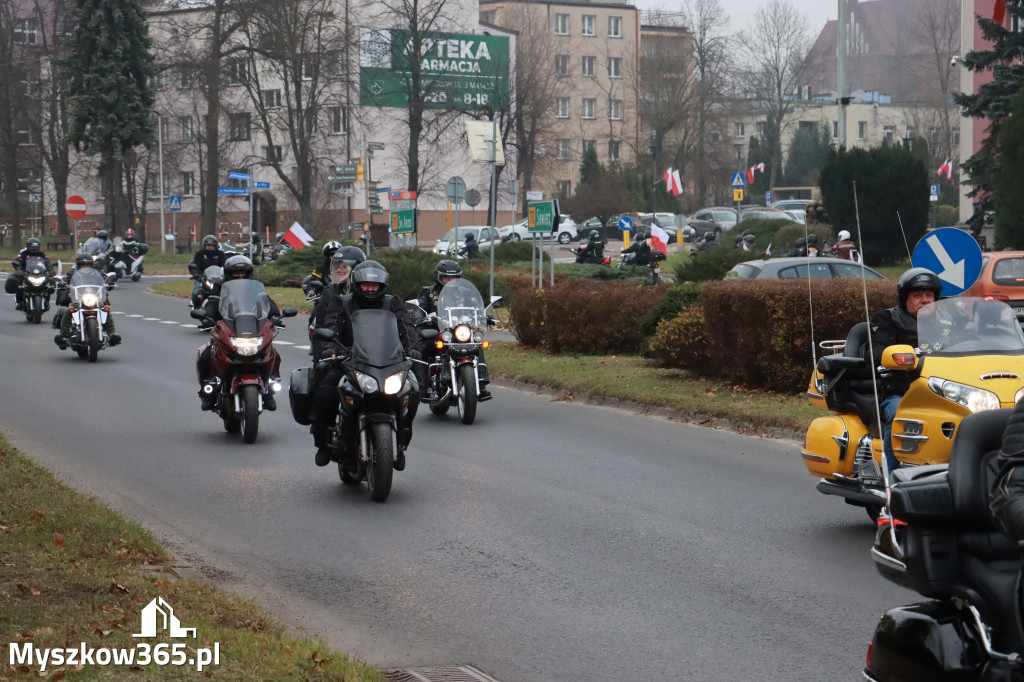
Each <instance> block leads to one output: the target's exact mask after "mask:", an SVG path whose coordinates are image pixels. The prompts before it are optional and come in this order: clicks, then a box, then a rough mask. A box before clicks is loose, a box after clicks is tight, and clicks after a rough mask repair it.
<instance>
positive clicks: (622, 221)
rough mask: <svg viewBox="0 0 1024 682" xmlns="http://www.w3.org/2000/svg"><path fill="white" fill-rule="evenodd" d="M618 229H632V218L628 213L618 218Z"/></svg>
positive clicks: (624, 230)
mask: <svg viewBox="0 0 1024 682" xmlns="http://www.w3.org/2000/svg"><path fill="white" fill-rule="evenodd" d="M619 229H620V230H622V231H623V232H629V231H630V230H631V229H633V219H632V218H630V217H629V216H628V215H624V216H622V217H621V218H619Z"/></svg>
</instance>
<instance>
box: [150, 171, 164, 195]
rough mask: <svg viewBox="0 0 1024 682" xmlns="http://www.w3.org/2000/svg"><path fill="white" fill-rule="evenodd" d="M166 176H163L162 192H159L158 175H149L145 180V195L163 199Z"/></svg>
mask: <svg viewBox="0 0 1024 682" xmlns="http://www.w3.org/2000/svg"><path fill="white" fill-rule="evenodd" d="M167 194H168V192H167V176H166V175H165V176H164V191H163V193H161V192H160V174H159V173H150V174H149V176H148V177H147V178H146V195H147V196H149V197H165V196H167Z"/></svg>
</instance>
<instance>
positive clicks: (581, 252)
mask: <svg viewBox="0 0 1024 682" xmlns="http://www.w3.org/2000/svg"><path fill="white" fill-rule="evenodd" d="M586 249H587V247H586V246H585V245H583V244H581V245H579V246H577V247H574V248H571V249H569V251H571V252H572V253H573V255H574V256H576V262H577V263H584V264H590V265H604V266H607V267H611V265H612V259H611V258H608V257H607V256H605V257H604V258H602V259H601V260H596V259H595V257H594V256H590V255H589V254H587V253H586Z"/></svg>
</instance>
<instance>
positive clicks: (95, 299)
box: [82, 294, 100, 308]
mask: <svg viewBox="0 0 1024 682" xmlns="http://www.w3.org/2000/svg"><path fill="white" fill-rule="evenodd" d="M99 302H100V297H99V296H97V295H96V294H82V305H83V306H85V307H86V308H95V307H96V306H97V305H99Z"/></svg>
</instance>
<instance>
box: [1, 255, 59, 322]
mask: <svg viewBox="0 0 1024 682" xmlns="http://www.w3.org/2000/svg"><path fill="white" fill-rule="evenodd" d="M29 258H42V259H43V261H44V262H45V263H46V271H47V272H50V270H52V269H53V265H52V264H51V263H50V259H49V258H47V257H46V254H45V253H43V246H42V244H41V243H40V241H39V240H38V239H36V238H35V237H29V238H28V241H26V242H25V248H24V249H22V250H21V251H19V252H18V255H17V256H15V257H14V260H12V261H11V265H13V266H14V272H13V273H12V274H11V275H10V276H9V277H8V283H7V285H6V289H7V292H8V293H11V289H14V292H13V293H14V309H15V310H21V309H22V307H23V302H22V300H21V282H22V280H23V279H24V277H25V268H27V267H28V259H29Z"/></svg>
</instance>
